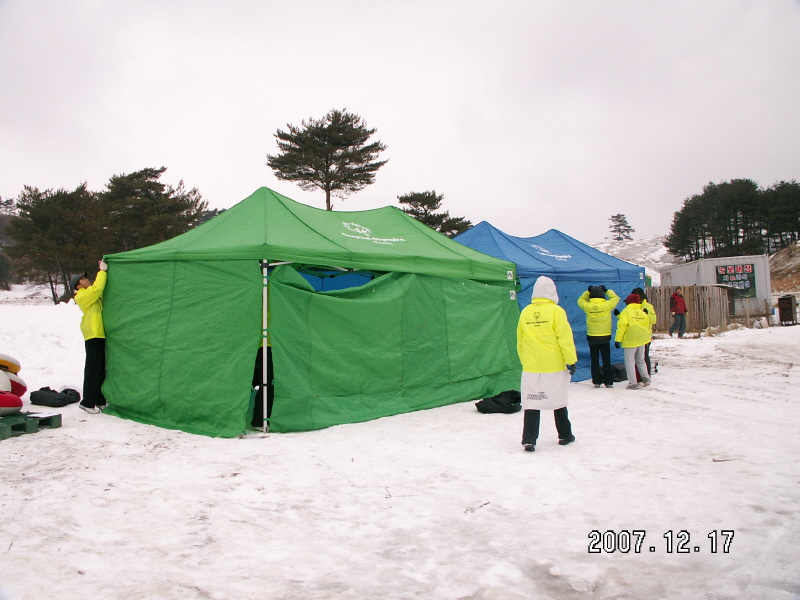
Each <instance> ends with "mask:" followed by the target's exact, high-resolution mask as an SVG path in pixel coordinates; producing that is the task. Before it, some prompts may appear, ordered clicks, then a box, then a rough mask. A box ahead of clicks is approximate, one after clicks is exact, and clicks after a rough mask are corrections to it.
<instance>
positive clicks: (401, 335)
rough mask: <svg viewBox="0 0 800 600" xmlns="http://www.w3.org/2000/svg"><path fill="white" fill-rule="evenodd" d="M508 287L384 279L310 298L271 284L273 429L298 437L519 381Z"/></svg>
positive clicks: (290, 286)
mask: <svg viewBox="0 0 800 600" xmlns="http://www.w3.org/2000/svg"><path fill="white" fill-rule="evenodd" d="M509 287H510V286H509V285H508V284H501V285H488V284H483V283H478V282H475V281H469V280H458V279H451V278H444V277H434V276H430V275H414V274H404V273H391V274H388V275H384V276H383V277H380V278H378V279H376V280H374V281H373V282H371V283H368V284H366V285H363V286H360V287H357V288H350V289H347V290H339V291H336V292H314V291H313V290H311V289H309V287H308V284H307V283H306V282H305V280H304V279H302V277H300V275H298V274H297V273H296V272H295V271H294V270H293V269H291V268H282V269H280V270H278V271H276V272H275V273H274V274H273V276H272V277H271V280H270V307H271V309H270V310H271V317H270V339H271V342H272V353H273V361H274V370H275V404H274V406H273V412H272V419H271V420H270V428H271V430H273V431H302V430H307V429H318V428H322V427H329V426H331V425H337V424H340V423H355V422H360V421H367V420H370V419H375V418H378V417H385V416H389V415H395V414H399V413H404V412H409V411H414V410H420V409H425V408H433V407H436V406H443V405H445V404H452V403H454V402H461V401H467V400H473V399H477V398H483V397H484V396H488V395H494V394H496V393H499V392H501V391H503V390H507V389H511V388H515V387H516V386H517V385H519V376H520V371H519V360H518V358H517V355H516V338H515V336H514V332H515V328H516V323H517V319H518V318H519V309H518V308H517V306H516V301H515V300H514V299H512V298H511V294H510V293H509Z"/></svg>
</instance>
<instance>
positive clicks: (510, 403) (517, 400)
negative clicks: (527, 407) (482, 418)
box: [475, 390, 522, 414]
mask: <svg viewBox="0 0 800 600" xmlns="http://www.w3.org/2000/svg"><path fill="white" fill-rule="evenodd" d="M475 408H477V409H478V411H479V412H482V413H484V414H488V413H506V414H511V413H515V412H518V411H519V410H521V409H522V396H521V394H520V393H519V392H518V391H516V390H507V391H505V392H500V393H499V394H497V395H496V396H492V397H491V398H484V399H483V400H480V401H479V402H476V403H475Z"/></svg>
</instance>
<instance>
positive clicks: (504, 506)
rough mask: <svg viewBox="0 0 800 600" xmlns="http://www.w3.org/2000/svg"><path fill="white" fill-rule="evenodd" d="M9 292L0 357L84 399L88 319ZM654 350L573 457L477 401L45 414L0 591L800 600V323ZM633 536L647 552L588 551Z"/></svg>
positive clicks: (576, 392) (586, 400) (15, 459)
mask: <svg viewBox="0 0 800 600" xmlns="http://www.w3.org/2000/svg"><path fill="white" fill-rule="evenodd" d="M23 295H24V294H21V290H19V289H15V291H14V292H12V293H0V323H2V325H1V326H0V353H5V354H10V355H12V356H14V357H16V358H17V359H19V360H20V361H21V363H22V367H23V368H22V371H21V372H20V375H21V376H22V377H23V379H25V380H26V382H27V383H28V387H29V389H33V390H35V389H38V388H39V387H42V386H50V387H52V388H57V389H61V388H63V387H73V388H77V389H80V384H81V370H82V365H83V347H82V340H81V338H80V334H79V332H78V320H79V316H80V315H79V311H78V310H77V308H76V307H75V306H74V305H72V304H70V305H59V306H54V305H52V304H47V303H41V302H38V303H37V302H36V301H23V300H20V297H21V296H23ZM652 356H653V360H656V361H658V362H659V372H658V373H657V374H655V375H654V376H653V382H654V383H653V386H652V388H649V389H647V390H645V391H626V390H625V389H624V386H623V385H622V384H617V386H616V387H615V388H614V389H611V390H607V389H605V388H603V389H599V390H595V389H594V388H593V387H592V386H591V385H590V384H587V383H580V384H573V385H572V386H571V404H570V407H569V410H570V416H571V418H572V421H573V428H574V432H575V435H576V437H577V441H576V442H575V443H574V444H571V445H569V446H559V445H558V444H557V440H556V433H555V427H554V426H553V425H552V421H551V420H550V419H549V418H546V419H544V420H543V427H542V434H541V437H540V439H539V444H538V446H537V450H536V452H535V453H526V452H524V451H523V450H522V447H521V446H520V443H519V442H520V436H521V428H522V415H521V413H517V414H515V415H482V414H480V413H478V412H477V411H476V410H475V407H474V405H473V404H472V403H464V404H457V405H452V406H447V407H443V408H438V409H434V410H428V411H421V412H416V413H411V414H405V415H399V416H395V417H390V418H385V419H380V420H376V421H372V422H368V423H361V424H355V425H344V426H338V427H332V428H330V429H325V430H321V431H313V432H307V433H296V434H268V435H266V436H264V435H262V434H260V433H256V432H253V433H251V434H249V435H247V436H246V437H245V438H243V439H212V438H207V437H201V436H196V435H190V434H186V433H182V432H178V431H169V430H164V429H159V428H157V427H153V426H149V425H141V424H138V423H134V422H130V421H125V420H121V419H118V418H115V417H111V416H108V415H102V414H101V415H87V414H86V413H83V412H82V411H80V410H79V409H78V408H77V407H76V406H74V405H72V406H69V407H66V408H64V409H58V411H59V412H61V413H62V414H63V427H61V428H60V429H52V430H43V431H40V432H39V433H36V434H32V435H23V436H20V437H16V438H11V439H8V440H4V441H0V589H2V591H0V597H3V600H6V599H8V600H40V599H42V598H59V599H61V600H71V599H75V600H78V599H80V600H83V599H86V598H100V599H125V600H136V599H154V600H155V599H158V600H171V599H176V600H178V599H180V600H187V599H190V600H191V599H213V600H228V599H230V600H247V599H254V600H255V599H282V600H289V599H297V600H300V599H302V600H316V599H333V598H336V599H345V600H350V599H354V600H355V599H358V600H362V599H364V600H367V599H369V600H374V599H381V600H392V599H411V598H420V599H452V600H456V599H475V600H522V599H526V600H539V599H562V598H566V599H579V598H587V599H588V598H591V599H593V600H599V599H607V598H629V599H641V600H653V599H659V598H664V599H697V598H706V599H739V600H740V599H781V600H782V599H790V598H795V599H796V598H800V561H798V559H797V557H798V556H800V419H798V407H799V406H800V391H798V390H799V389H800V387H799V386H800V376H798V366H797V365H796V363H795V361H797V360H798V356H800V327H786V328H780V327H774V328H769V329H764V330H757V329H754V330H746V329H740V330H735V331H731V332H727V333H725V334H723V335H720V336H716V337H704V338H699V339H683V340H678V339H671V338H666V339H659V340H656V341H655V342H654V343H653V345H652ZM31 408H33V407H31V406H29V405H27V396H26V407H25V409H26V410H29V409H31ZM723 530H724V531H733V532H734V536H733V538H732V540H730V545H729V547H728V552H724V551H723V549H724V548H723V547H724V543H725V541H726V539H727V538H726V537H725V536H723V535H722V533H721V532H722V531H723ZM592 531H598V532H600V534H601V535H602V534H604V532H607V531H612V532H615V533H613V534H605V535H604V536H603V537H601V543H600V544H599V545H598V546H597V547H599V549H600V550H601V552H599V553H591V552H589V548H590V543H591V541H592V540H591V535H592V534H591V532H592ZM624 531H629V532H633V531H642V532H645V537H644V540H643V541H642V543H641V546H640V548H639V551H636V549H635V548H632V549H631V550H629V551H628V552H627V553H621V552H620V551H615V552H613V553H611V552H606V551H602V549H603V543H602V542H603V540H605V542H606V544H607V548H608V549H610V548H611V546H610V544H611V542H612V541H613V542H614V543H622V544H624V543H625V541H626V539H627V537H626V535H625V534H624V533H621V532H624ZM668 532H672V536H671V537H672V550H673V552H671V553H669V552H668V551H667V548H668V545H667V544H668V540H667V539H666V538H665V534H667V535H668V536H669V533H668ZM679 532H687V534H688V536H690V538H689V542H688V543H687V544H685V545H682V544H680V543H681V541H682V540H683V539H684V538H685V537H686V535H687V534H683V533H679ZM713 532H716V541H717V552H716V553H712V552H711V544H712V539H710V538H709V534H711V535H712V537H713V536H714V533H713ZM620 534H621V535H620ZM639 535H640V534H639ZM635 541H636V537H635V536H634V539H633V542H634V543H635ZM679 546H680V547H681V548H684V547H685V548H686V549H687V550H688V552H686V553H678V552H677V549H678V547H679ZM651 548H653V551H651ZM4 595H5V596H4Z"/></svg>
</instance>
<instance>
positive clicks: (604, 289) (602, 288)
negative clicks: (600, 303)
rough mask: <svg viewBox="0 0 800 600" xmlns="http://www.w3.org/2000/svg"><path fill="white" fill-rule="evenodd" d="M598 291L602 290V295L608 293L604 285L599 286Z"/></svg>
mask: <svg viewBox="0 0 800 600" xmlns="http://www.w3.org/2000/svg"><path fill="white" fill-rule="evenodd" d="M600 289H601V290H603V293H604V294H605V293H606V292H607V291H608V288H607V287H606V286H604V285H601V286H600Z"/></svg>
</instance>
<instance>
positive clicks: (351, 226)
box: [342, 221, 405, 246]
mask: <svg viewBox="0 0 800 600" xmlns="http://www.w3.org/2000/svg"><path fill="white" fill-rule="evenodd" d="M342 225H344V228H345V229H347V230H349V231H352V232H353V233H359V234H361V235H350V234H349V233H344V232H342V235H343V236H345V237H349V238H353V239H356V240H367V241H370V242H375V243H376V244H384V245H389V246H391V245H392V244H394V242H405V240H404V239H403V238H377V237H372V231H371V230H370V229H369V228H368V227H364V226H363V225H359V224H358V223H345V222H344V221H342Z"/></svg>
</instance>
